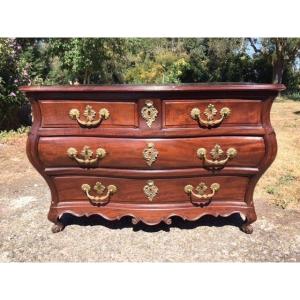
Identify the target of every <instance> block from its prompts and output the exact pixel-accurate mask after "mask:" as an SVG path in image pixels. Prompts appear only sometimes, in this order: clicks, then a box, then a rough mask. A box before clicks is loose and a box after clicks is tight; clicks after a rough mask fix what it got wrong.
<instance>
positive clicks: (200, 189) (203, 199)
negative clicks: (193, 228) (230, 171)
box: [184, 182, 220, 206]
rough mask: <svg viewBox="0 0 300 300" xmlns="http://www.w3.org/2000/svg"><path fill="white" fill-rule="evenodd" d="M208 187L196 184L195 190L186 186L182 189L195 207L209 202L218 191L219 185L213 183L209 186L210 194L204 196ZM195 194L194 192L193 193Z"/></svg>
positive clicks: (202, 183) (203, 184) (190, 186)
mask: <svg viewBox="0 0 300 300" xmlns="http://www.w3.org/2000/svg"><path fill="white" fill-rule="evenodd" d="M207 189H208V187H207V186H206V184H205V183H204V182H201V183H199V184H198V186H197V187H196V188H194V187H193V186H192V185H190V184H188V185H186V186H185V187H184V192H185V193H186V194H188V195H189V196H190V201H191V203H192V204H194V205H196V206H204V205H207V204H209V203H210V202H211V199H212V198H213V197H214V195H215V194H216V192H218V191H219V189H220V184H219V183H213V184H211V186H210V190H211V193H208V194H205V192H206V190H207ZM194 190H195V191H196V192H195V191H194ZM193 198H195V199H197V200H198V202H196V201H194V200H193Z"/></svg>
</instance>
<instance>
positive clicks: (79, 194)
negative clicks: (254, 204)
mask: <svg viewBox="0 0 300 300" xmlns="http://www.w3.org/2000/svg"><path fill="white" fill-rule="evenodd" d="M248 181H249V180H248V178H247V177H237V176H223V177H222V176H212V177H191V178H173V179H154V180H151V178H149V180H147V179H124V178H108V177H105V178H104V177H91V176H72V177H55V178H54V183H55V186H56V189H57V191H58V198H59V201H60V202H68V201H89V202H91V201H90V200H89V198H88V196H87V195H86V192H85V191H83V189H82V185H83V184H86V185H89V186H90V191H89V195H90V196H92V197H94V196H103V195H105V194H106V193H107V187H108V186H109V185H114V186H115V187H116V192H115V193H114V194H112V195H111V196H110V197H109V202H110V203H137V204H139V203H140V204H151V203H153V204H166V203H180V202H181V203H183V202H190V196H189V194H187V193H186V192H185V187H186V186H187V185H188V186H189V185H191V186H193V187H194V192H195V193H198V192H197V186H198V185H200V188H198V190H199V191H200V190H201V189H202V190H203V189H204V190H205V191H204V194H205V195H208V194H211V193H212V189H211V186H212V185H213V184H216V183H217V184H218V185H219V189H218V191H216V192H215V194H214V195H213V196H212V197H211V198H210V199H211V201H212V202H213V201H234V202H243V201H244V196H245V191H246V187H247V184H248ZM97 182H99V184H98V187H99V186H100V187H101V186H103V192H102V194H97V192H96V190H95V186H97V185H96V183H97ZM201 183H202V184H201ZM100 184H101V185H100ZM104 187H105V189H104ZM205 187H206V189H205ZM98 190H99V189H98ZM192 199H193V201H195V202H197V198H195V197H193V198H192ZM91 205H92V202H91Z"/></svg>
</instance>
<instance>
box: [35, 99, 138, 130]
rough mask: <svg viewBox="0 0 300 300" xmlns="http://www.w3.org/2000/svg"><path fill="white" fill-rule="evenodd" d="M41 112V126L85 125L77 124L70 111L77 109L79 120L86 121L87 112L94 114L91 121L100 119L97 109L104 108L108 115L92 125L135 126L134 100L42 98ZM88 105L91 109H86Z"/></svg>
mask: <svg viewBox="0 0 300 300" xmlns="http://www.w3.org/2000/svg"><path fill="white" fill-rule="evenodd" d="M39 104H40V108H41V112H42V124H41V126H42V127H73V128H80V127H85V126H82V125H80V124H79V122H78V121H77V120H76V116H75V115H74V117H73V118H72V117H70V112H71V111H72V110H73V112H74V110H77V111H78V112H79V117H78V118H79V120H81V121H82V122H84V123H86V122H87V116H86V115H87V114H92V115H93V114H94V116H93V117H92V119H93V121H95V122H97V121H98V120H100V118H101V117H102V115H100V113H99V111H100V110H101V109H105V110H106V112H108V117H107V118H106V119H105V118H103V120H102V121H101V124H97V125H94V126H93V127H97V128H107V127H137V126H138V120H137V108H136V106H137V105H136V103H135V102H134V101H132V102H130V101H128V102H126V101H122V102H118V101H86V100H84V101H80V100H78V101H71V100H68V101H64V100H42V101H40V102H39ZM87 106H90V108H91V110H88V109H87Z"/></svg>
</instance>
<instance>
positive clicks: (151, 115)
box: [141, 100, 158, 128]
mask: <svg viewBox="0 0 300 300" xmlns="http://www.w3.org/2000/svg"><path fill="white" fill-rule="evenodd" d="M141 114H142V117H143V119H144V120H145V121H146V124H147V126H148V127H149V128H151V126H152V123H153V122H154V121H155V119H156V117H157V115H158V110H157V109H156V108H155V107H154V105H153V101H152V100H146V101H145V106H144V107H143V108H142V110H141Z"/></svg>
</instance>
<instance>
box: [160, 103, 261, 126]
mask: <svg viewBox="0 0 300 300" xmlns="http://www.w3.org/2000/svg"><path fill="white" fill-rule="evenodd" d="M209 105H213V107H212V106H210V108H211V110H212V111H213V113H215V114H214V115H213V117H212V120H213V121H220V122H219V123H218V125H217V126H232V125H251V126H254V125H259V124H261V108H262V105H261V101H259V100H244V99H243V100H237V99H234V100H230V99H224V100H213V99H212V100H165V101H164V104H163V109H164V124H163V126H164V127H199V124H198V121H197V120H195V119H193V118H192V117H191V112H192V110H193V109H194V108H196V109H199V110H200V118H201V120H203V121H204V122H207V121H208V116H207V115H206V114H205V110H206V109H208V106H209ZM223 108H228V109H229V110H230V114H229V115H228V116H227V117H225V118H223V120H222V115H221V114H220V112H221V111H222V109H223ZM211 110H210V111H208V112H209V113H210V112H211ZM203 128H205V126H204V127H203Z"/></svg>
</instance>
